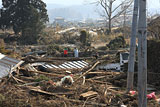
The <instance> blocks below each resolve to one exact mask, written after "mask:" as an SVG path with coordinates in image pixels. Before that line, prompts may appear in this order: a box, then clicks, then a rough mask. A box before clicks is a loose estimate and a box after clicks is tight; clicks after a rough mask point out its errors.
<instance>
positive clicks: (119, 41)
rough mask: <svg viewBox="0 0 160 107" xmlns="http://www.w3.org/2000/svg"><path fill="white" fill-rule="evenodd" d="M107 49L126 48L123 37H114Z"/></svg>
mask: <svg viewBox="0 0 160 107" xmlns="http://www.w3.org/2000/svg"><path fill="white" fill-rule="evenodd" d="M107 47H108V48H109V49H119V48H124V47H126V41H125V39H124V37H123V36H119V37H116V38H115V39H113V40H111V41H110V42H109V44H107Z"/></svg>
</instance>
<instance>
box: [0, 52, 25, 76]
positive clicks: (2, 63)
mask: <svg viewBox="0 0 160 107" xmlns="http://www.w3.org/2000/svg"><path fill="white" fill-rule="evenodd" d="M22 63H23V61H21V60H17V59H14V58H10V57H7V56H5V55H4V54H1V53H0V78H2V77H4V76H7V75H8V74H9V72H10V69H11V67H12V70H14V69H16V68H17V67H18V66H19V65H20V64H22Z"/></svg>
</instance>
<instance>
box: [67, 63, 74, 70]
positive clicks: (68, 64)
mask: <svg viewBox="0 0 160 107" xmlns="http://www.w3.org/2000/svg"><path fill="white" fill-rule="evenodd" d="M65 64H66V65H68V66H70V67H71V68H73V69H74V68H76V67H75V66H72V65H71V64H69V63H67V62H65Z"/></svg>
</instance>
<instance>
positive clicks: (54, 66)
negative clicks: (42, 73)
mask: <svg viewBox="0 0 160 107" xmlns="http://www.w3.org/2000/svg"><path fill="white" fill-rule="evenodd" d="M50 65H51V66H52V67H53V68H56V69H58V68H59V67H57V66H56V65H53V64H50Z"/></svg>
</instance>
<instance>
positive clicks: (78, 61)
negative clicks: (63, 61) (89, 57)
mask: <svg viewBox="0 0 160 107" xmlns="http://www.w3.org/2000/svg"><path fill="white" fill-rule="evenodd" d="M77 62H79V63H80V64H82V65H84V66H88V65H87V64H85V63H83V62H82V61H77Z"/></svg>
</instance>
